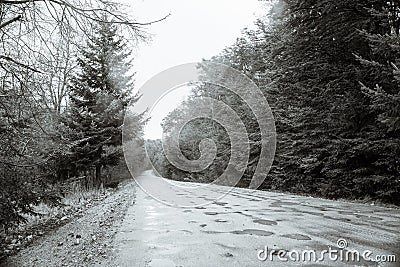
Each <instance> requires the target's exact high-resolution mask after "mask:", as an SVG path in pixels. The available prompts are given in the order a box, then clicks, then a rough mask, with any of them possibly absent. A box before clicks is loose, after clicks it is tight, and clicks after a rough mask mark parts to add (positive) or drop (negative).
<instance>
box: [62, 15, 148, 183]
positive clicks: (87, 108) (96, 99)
mask: <svg viewBox="0 0 400 267" xmlns="http://www.w3.org/2000/svg"><path fill="white" fill-rule="evenodd" d="M129 57H130V51H128V49H127V45H126V43H125V42H124V40H123V38H122V37H120V36H119V35H118V27H117V26H115V25H114V24H112V23H99V25H97V26H96V28H95V33H94V35H93V37H92V38H91V39H90V40H88V42H87V46H86V48H84V49H82V51H81V57H80V58H79V59H78V66H79V71H78V72H77V73H76V74H75V75H74V77H72V79H71V82H70V103H71V108H70V111H69V114H68V119H67V125H68V128H69V129H70V130H71V132H72V140H73V141H74V142H75V145H74V146H73V148H72V151H71V152H72V156H71V158H70V163H72V166H73V169H72V170H71V171H72V174H73V175H82V174H83V175H85V176H88V177H90V176H91V175H90V173H91V172H92V170H93V169H94V170H95V175H94V178H95V185H99V184H100V180H101V170H102V167H104V166H107V165H116V164H118V162H119V158H120V156H121V150H115V149H108V148H110V147H117V146H120V145H121V144H122V125H123V120H124V116H125V112H126V108H127V106H128V104H129V103H130V101H137V100H138V97H137V96H134V97H132V96H131V95H132V89H133V74H130V67H131V61H130V60H129ZM140 125H141V122H140V121H139V120H138V122H137V126H138V127H139V128H140V127H141V126H140ZM110 150H111V151H112V152H111V153H107V151H110Z"/></svg>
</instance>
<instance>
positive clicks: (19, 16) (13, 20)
mask: <svg viewBox="0 0 400 267" xmlns="http://www.w3.org/2000/svg"><path fill="white" fill-rule="evenodd" d="M21 18H22V16H21V15H18V16H16V17H15V18H12V19H10V20H8V21H6V22H4V23H3V24H0V29H2V28H4V27H6V26H8V25H9V24H11V23H13V22H15V21H18V20H20V19H21Z"/></svg>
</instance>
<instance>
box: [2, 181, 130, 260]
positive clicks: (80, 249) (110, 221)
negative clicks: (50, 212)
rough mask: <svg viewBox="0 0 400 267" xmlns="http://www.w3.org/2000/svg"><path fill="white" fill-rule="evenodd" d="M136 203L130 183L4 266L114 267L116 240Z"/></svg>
mask: <svg viewBox="0 0 400 267" xmlns="http://www.w3.org/2000/svg"><path fill="white" fill-rule="evenodd" d="M134 201H135V186H134V183H133V182H130V183H128V184H126V185H124V186H123V187H122V188H120V189H119V190H118V191H117V192H116V193H115V194H112V195H111V196H109V197H107V198H106V199H104V201H102V202H101V203H99V205H96V206H95V207H93V208H90V209H88V210H87V211H86V214H85V215H83V216H82V217H80V218H79V219H77V220H74V221H72V222H70V223H68V224H66V225H64V226H62V227H61V228H59V229H57V230H54V231H53V232H51V233H49V234H48V235H46V236H43V237H42V238H40V239H38V240H36V241H35V242H33V243H32V244H31V245H30V246H29V247H27V248H26V249H24V250H22V251H21V252H20V253H19V254H17V255H15V256H12V257H10V258H9V259H8V260H7V261H6V262H5V263H4V264H3V265H2V266H9V267H17V266H113V262H114V259H115V254H114V249H113V246H112V244H113V242H112V240H113V238H114V236H115V234H116V232H117V229H118V227H119V224H120V222H121V220H122V219H123V218H124V215H125V213H126V211H127V209H128V207H129V206H130V205H132V204H133V203H134Z"/></svg>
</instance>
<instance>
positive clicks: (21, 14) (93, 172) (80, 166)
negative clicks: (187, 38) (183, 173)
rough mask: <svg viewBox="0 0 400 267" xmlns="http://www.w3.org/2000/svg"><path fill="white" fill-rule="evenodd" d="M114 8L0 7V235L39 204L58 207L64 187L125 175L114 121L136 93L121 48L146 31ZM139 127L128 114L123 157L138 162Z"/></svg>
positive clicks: (60, 4)
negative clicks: (126, 155) (128, 137)
mask: <svg viewBox="0 0 400 267" xmlns="http://www.w3.org/2000/svg"><path fill="white" fill-rule="evenodd" d="M121 10H122V9H121V6H120V5H119V4H116V3H113V2H110V1H109V2H107V3H106V2H104V1H91V2H90V3H89V2H84V1H79V0H77V1H63V0H62V1H39V2H36V1H5V2H4V1H1V2H0V35H1V41H0V44H1V46H0V188H1V189H0V231H3V230H7V229H8V228H9V227H11V226H15V225H18V224H20V223H21V222H23V221H25V217H26V215H32V214H35V205H37V204H39V203H47V204H50V205H57V204H58V203H59V200H60V198H61V197H62V196H63V195H64V194H65V193H68V192H65V191H62V190H65V188H68V185H69V184H70V183H72V182H74V183H77V182H78V183H80V184H81V186H85V187H88V188H98V187H99V186H100V185H101V184H103V185H106V184H107V183H109V182H114V181H115V180H119V179H121V178H129V173H128V170H127V166H126V165H125V162H124V160H123V157H122V125H123V121H124V116H125V113H126V111H127V106H128V104H129V102H130V101H133V103H134V102H135V101H137V99H138V97H137V96H134V95H132V90H133V77H132V76H133V74H134V73H133V72H132V71H131V61H132V59H133V57H132V56H131V55H130V52H129V51H130V49H129V46H128V42H129V41H132V38H133V39H135V40H134V41H137V40H139V39H142V38H145V34H144V32H143V31H142V30H141V29H140V27H139V24H140V23H137V22H135V21H132V20H130V19H129V16H127V15H126V14H125V13H123V12H121ZM141 25H144V24H141ZM122 33H123V35H122ZM122 36H129V37H132V38H130V39H129V40H128V39H127V38H123V37H122ZM142 126H143V121H142V119H141V117H140V116H136V117H135V116H132V120H131V124H130V125H129V127H130V130H131V132H132V135H131V140H130V142H131V143H132V147H134V148H137V149H135V150H133V148H132V149H131V150H132V151H131V150H129V151H128V152H127V153H130V154H133V155H135V156H137V158H138V159H139V160H143V158H144V150H143V149H139V148H140V147H141V146H142V143H143V140H142ZM128 141H129V140H128ZM132 164H136V165H137V166H141V165H143V164H141V163H138V162H134V163H132ZM109 168H116V169H114V170H115V172H114V173H113V174H112V172H111V171H110V170H109ZM102 171H104V173H103V172H102ZM121 176H124V177H121Z"/></svg>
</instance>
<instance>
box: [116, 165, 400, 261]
mask: <svg viewBox="0 0 400 267" xmlns="http://www.w3.org/2000/svg"><path fill="white" fill-rule="evenodd" d="M139 179H141V180H140V181H142V184H146V185H147V186H150V187H151V190H147V191H152V190H154V191H153V192H157V194H156V195H157V198H158V200H156V199H154V198H153V197H152V196H149V195H148V194H147V193H145V192H144V191H143V190H142V189H141V188H139V187H137V188H136V191H137V192H136V201H135V204H134V205H132V206H131V207H130V208H129V209H128V212H127V214H126V217H125V219H124V221H123V223H122V225H121V226H120V228H119V230H118V233H117V235H116V238H115V240H114V247H115V248H116V253H117V264H118V265H119V266H153V267H155V266H207V267H208V266H230V267H232V266H400V258H399V254H398V252H399V251H400V247H399V245H400V210H397V209H390V208H384V207H378V206H371V205H365V204H357V203H349V202H342V201H330V200H323V199H317V198H311V197H303V196H295V195H288V194H281V193H271V192H265V191H254V190H248V189H238V188H235V189H233V190H232V191H231V192H229V193H228V194H227V195H225V196H224V197H222V198H219V199H218V200H215V199H216V198H217V197H218V196H221V195H222V193H224V192H225V191H226V187H222V186H217V185H210V186H206V187H204V186H200V185H198V184H192V185H193V186H194V187H193V188H186V187H185V188H181V187H179V186H180V185H183V186H187V185H188V183H180V182H171V184H168V185H167V186H166V184H165V183H164V181H163V179H162V178H158V177H155V176H153V175H152V174H151V172H146V173H144V174H143V176H141V177H140V178H139ZM189 185H191V184H189ZM148 188H149V187H148ZM153 195H154V194H153ZM177 199H178V200H179V201H177ZM162 201H164V202H167V203H175V204H176V203H180V204H182V206H185V207H174V206H168V205H166V204H164V203H162ZM207 203H208V204H207ZM338 241H339V243H338ZM368 251H370V252H368ZM363 254H364V256H365V257H366V258H367V257H368V259H373V260H376V259H377V257H379V256H381V259H383V260H385V258H386V261H392V260H393V259H392V258H391V257H392V256H393V255H394V256H396V257H397V263H394V262H392V263H389V262H377V261H367V260H366V259H364V257H363ZM357 255H360V258H359V259H358V256H357Z"/></svg>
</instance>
